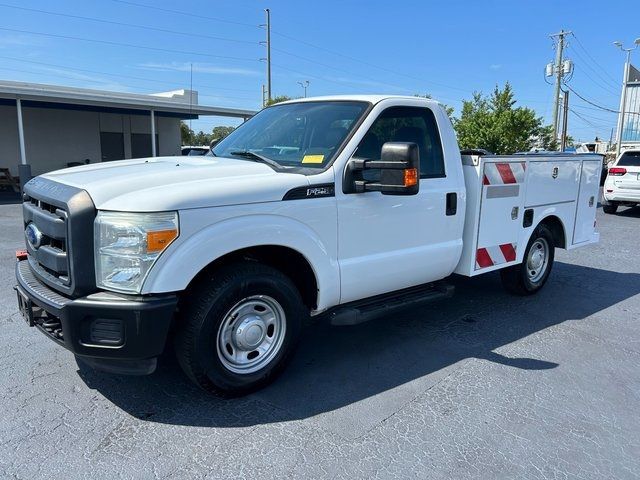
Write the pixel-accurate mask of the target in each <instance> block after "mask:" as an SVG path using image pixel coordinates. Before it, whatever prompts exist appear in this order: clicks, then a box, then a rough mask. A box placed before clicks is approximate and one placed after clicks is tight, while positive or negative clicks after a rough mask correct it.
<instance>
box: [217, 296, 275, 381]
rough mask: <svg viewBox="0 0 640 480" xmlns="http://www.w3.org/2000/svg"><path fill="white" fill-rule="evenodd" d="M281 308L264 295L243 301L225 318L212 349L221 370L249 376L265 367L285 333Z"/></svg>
mask: <svg viewBox="0 0 640 480" xmlns="http://www.w3.org/2000/svg"><path fill="white" fill-rule="evenodd" d="M286 328H287V327H286V317H285V314H284V310H283V308H282V306H281V305H280V304H279V303H278V302H277V301H276V300H274V299H273V298H271V297H268V296H266V295H254V296H251V297H247V298H243V299H242V300H240V301H239V302H238V303H236V304H235V305H234V306H233V307H231V309H230V310H229V311H228V312H227V313H226V314H225V316H224V319H223V320H222V323H221V324H220V328H219V329H218V335H217V341H216V349H217V354H218V359H219V360H220V362H221V363H222V365H224V367H225V368H226V369H228V370H230V371H232V372H234V373H240V374H249V373H253V372H257V371H258V370H260V369H261V368H264V367H265V366H266V365H268V364H269V363H270V362H271V361H272V360H273V359H274V358H275V356H276V355H277V354H278V352H279V351H280V349H281V348H282V344H283V342H284V336H285V333H286Z"/></svg>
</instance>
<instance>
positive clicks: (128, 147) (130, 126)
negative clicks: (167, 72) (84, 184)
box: [0, 81, 255, 184]
mask: <svg viewBox="0 0 640 480" xmlns="http://www.w3.org/2000/svg"><path fill="white" fill-rule="evenodd" d="M254 113H255V112H254V111H251V110H240V109H233V108H222V107H212V106H203V105H199V104H198V93H197V92H195V91H190V90H178V91H174V92H166V93H158V94H152V95H141V94H131V93H116V92H108V91H101V90H89V89H83V88H70V87H60V86H54V85H41V84H34V83H23V82H10V81H0V177H2V171H3V170H2V169H5V170H4V171H5V172H6V171H7V170H6V169H8V171H9V172H10V173H11V175H13V176H18V175H19V171H23V172H28V171H29V170H28V167H27V168H25V167H23V168H20V167H19V166H20V165H25V166H29V167H30V170H31V173H32V174H33V175H39V174H41V173H45V172H48V171H52V170H57V169H60V168H65V167H67V166H72V165H74V164H82V163H96V162H106V161H111V160H120V159H124V158H140V157H150V156H156V155H160V156H162V155H179V154H180V143H181V142H180V120H185V119H196V118H199V116H201V115H212V116H221V117H235V118H243V119H247V118H248V117H250V116H252V115H253V114H254ZM152 138H155V141H154V142H152V141H151V139H152ZM25 175H26V174H23V176H25ZM2 180H3V179H2V178H0V181H2ZM5 184H6V181H5Z"/></svg>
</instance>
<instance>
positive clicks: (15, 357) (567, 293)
mask: <svg viewBox="0 0 640 480" xmlns="http://www.w3.org/2000/svg"><path fill="white" fill-rule="evenodd" d="M598 225H599V230H600V232H601V235H602V237H601V243H600V244H599V245H597V246H592V247H589V248H586V249H579V250H576V251H572V252H565V251H558V252H557V257H556V261H557V263H556V265H555V267H554V271H553V273H552V278H551V279H550V281H549V283H548V285H547V287H546V288H545V289H544V290H543V291H542V292H541V293H540V294H539V295H537V296H534V297H529V298H520V297H513V296H509V295H508V294H506V293H505V292H504V291H503V290H502V288H501V285H500V282H499V277H498V276H497V275H496V274H489V275H487V276H484V277H479V278H475V279H465V278H456V279H454V280H453V282H454V283H455V285H456V288H457V293H456V296H455V298H454V299H453V300H450V301H447V302H441V303H438V304H434V305H430V306H427V307H422V308H420V309H414V310H411V311H407V312H406V313H404V314H402V315H399V316H396V317H394V318H386V319H381V320H378V321H374V322H372V323H369V324H363V325H360V326H357V327H343V328H334V327H330V326H328V325H325V324H322V323H317V324H314V325H312V326H311V327H310V328H309V329H308V330H307V331H306V333H305V335H304V338H303V341H302V343H301V345H300V349H299V350H298V353H297V355H296V356H295V358H294V361H293V364H292V365H291V366H290V368H289V369H288V370H287V371H286V372H285V374H284V375H283V376H282V377H281V378H280V379H279V380H278V381H277V382H276V383H275V384H274V385H272V386H270V387H269V388H267V389H265V390H263V391H261V392H259V393H257V394H254V395H252V396H250V397H247V398H242V399H237V400H220V399H216V398H213V397H210V396H208V395H207V394H205V393H203V392H201V391H199V390H198V389H197V388H195V387H194V386H192V385H191V384H190V383H189V382H188V381H187V380H186V379H185V377H184V376H183V375H182V373H181V372H180V370H179V368H178V366H177V365H176V363H175V362H174V361H173V360H172V359H171V357H170V356H167V358H165V359H163V361H162V362H161V365H160V368H159V370H158V371H157V372H156V373H155V374H154V375H151V376H148V377H121V376H110V375H107V374H102V373H96V372H93V371H91V370H89V369H87V368H85V367H83V366H81V365H80V366H79V365H78V364H77V363H76V361H75V360H74V357H73V356H72V355H71V354H70V353H69V352H67V351H66V350H64V349H62V348H60V347H58V346H57V345H55V344H54V343H53V342H52V341H50V340H49V339H48V338H46V337H45V336H44V335H42V334H40V333H39V332H38V331H36V330H35V329H29V328H27V326H26V325H25V324H24V322H23V320H22V319H21V318H20V316H19V314H18V312H17V307H16V299H15V294H14V292H13V290H12V287H13V284H14V280H13V267H14V251H15V250H16V248H21V247H22V245H23V232H22V228H21V218H20V206H19V205H0V326H1V327H2V330H1V333H0V412H1V413H2V415H1V417H0V476H1V477H3V478H20V479H33V478H65V479H66V478H92V479H94V478H116V477H122V478H253V479H255V478H348V479H353V478H408V477H418V478H435V479H437V478H445V479H452V478H453V479H460V478H519V479H525V478H554V479H555V478H637V477H639V476H640V415H639V414H638V412H639V411H640V325H639V323H640V254H639V249H638V248H639V247H638V242H639V240H640V236H639V234H640V209H634V210H631V209H622V210H621V211H620V213H619V214H618V215H616V216H611V215H604V214H602V212H601V211H599V212H598Z"/></svg>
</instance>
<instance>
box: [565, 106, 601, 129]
mask: <svg viewBox="0 0 640 480" xmlns="http://www.w3.org/2000/svg"><path fill="white" fill-rule="evenodd" d="M569 111H570V112H571V113H573V114H574V115H575V116H576V117H578V118H579V119H580V120H582V121H583V122H584V123H586V124H587V125H589V126H590V127H592V128H595V129H597V130H604V129H605V128H609V127H608V126H607V127H605V126H603V125H599V126H598V125H594V124H593V123H591V122H590V121H589V120H587V119H586V118H584V117H583V116H582V115H580V114H579V113H578V112H576V111H575V110H573V109H572V108H570V109H569Z"/></svg>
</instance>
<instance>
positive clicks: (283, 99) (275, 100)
mask: <svg viewBox="0 0 640 480" xmlns="http://www.w3.org/2000/svg"><path fill="white" fill-rule="evenodd" d="M287 100H293V97H289V96H287V95H276V96H275V97H273V98H272V99H271V100H267V104H266V105H265V106H266V107H268V106H269V105H274V104H276V103H280V102H286V101H287Z"/></svg>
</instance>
